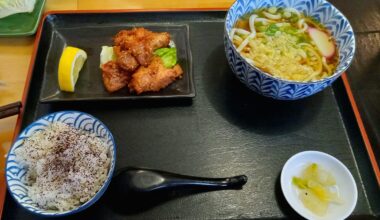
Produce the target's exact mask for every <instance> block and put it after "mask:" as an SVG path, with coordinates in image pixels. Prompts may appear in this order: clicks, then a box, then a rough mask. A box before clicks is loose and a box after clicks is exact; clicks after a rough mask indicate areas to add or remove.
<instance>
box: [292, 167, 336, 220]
mask: <svg viewBox="0 0 380 220" xmlns="http://www.w3.org/2000/svg"><path fill="white" fill-rule="evenodd" d="M292 183H293V185H295V186H297V188H298V189H299V198H300V200H301V201H302V203H303V205H304V206H305V207H306V208H307V209H309V210H310V211H312V212H313V213H315V214H317V215H319V216H323V215H325V214H326V212H327V209H328V206H329V203H332V202H333V203H337V204H339V203H341V202H342V201H341V199H340V198H339V196H338V194H337V193H336V192H334V191H332V190H331V188H332V187H334V186H335V185H336V181H335V178H334V177H333V176H332V175H331V173H330V172H328V171H326V170H324V169H321V168H320V167H319V166H318V165H317V164H316V163H312V164H310V165H309V166H307V167H306V168H305V170H303V172H302V174H301V176H300V177H293V179H292Z"/></svg>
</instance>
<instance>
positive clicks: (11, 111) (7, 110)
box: [0, 102, 22, 119]
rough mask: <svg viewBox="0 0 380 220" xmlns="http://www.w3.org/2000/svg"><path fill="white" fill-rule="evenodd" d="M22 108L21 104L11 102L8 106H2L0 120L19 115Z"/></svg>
mask: <svg viewBox="0 0 380 220" xmlns="http://www.w3.org/2000/svg"><path fill="white" fill-rule="evenodd" d="M21 107H22V103H21V102H13V103H11V104H8V105H4V106H1V107H0V119H2V118H6V117H9V116H12V115H17V114H18V113H20V110H21Z"/></svg>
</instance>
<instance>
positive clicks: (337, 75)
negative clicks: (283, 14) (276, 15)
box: [224, 0, 356, 85]
mask: <svg viewBox="0 0 380 220" xmlns="http://www.w3.org/2000/svg"><path fill="white" fill-rule="evenodd" d="M238 1H241V0H235V1H234V3H233V4H232V5H231V6H230V7H229V8H228V11H227V13H226V16H225V18H224V37H225V38H226V41H228V44H230V45H231V48H232V50H233V51H234V53H235V54H237V56H238V57H239V58H240V59H241V60H243V63H244V64H246V65H247V66H248V67H251V68H253V69H254V70H256V71H257V72H259V73H262V74H263V75H265V76H266V77H268V78H270V79H272V80H278V81H280V82H282V83H286V84H295V85H315V84H320V83H324V82H326V81H329V80H332V81H334V80H335V79H337V78H338V77H339V76H340V75H342V74H343V73H344V72H345V71H346V70H347V69H348V68H349V67H350V66H351V63H352V61H353V60H354V57H355V53H356V38H355V32H354V29H353V27H352V25H351V23H350V21H349V20H348V19H347V17H346V16H345V15H344V14H343V13H342V12H341V11H340V10H339V9H338V8H337V7H335V6H334V5H333V4H332V3H330V2H329V1H327V0H319V1H322V2H323V4H324V3H327V4H328V5H329V7H331V8H333V9H335V10H336V11H337V12H338V14H340V15H341V16H342V17H343V20H346V21H347V24H348V27H349V30H348V31H351V32H352V37H353V55H352V57H351V58H350V59H349V60H348V65H347V66H346V67H344V68H343V69H342V71H341V72H334V74H332V75H331V76H329V77H325V78H322V79H319V80H317V81H310V82H300V81H293V80H287V79H281V78H278V77H274V76H272V75H271V74H269V73H267V72H266V71H263V70H261V69H259V68H258V67H256V66H255V65H252V64H249V63H248V62H247V61H246V60H245V58H244V57H243V56H241V54H240V53H239V52H238V51H237V50H236V47H235V45H234V44H233V42H232V41H231V39H230V33H229V32H228V30H227V16H228V14H229V13H230V11H231V8H233V7H235V6H236V4H237V2H238ZM254 1H258V0H254ZM278 1H283V0H278ZM319 22H320V21H319ZM320 23H321V24H323V23H322V22H320ZM323 25H324V24H323ZM334 38H335V37H334ZM338 65H339V63H338Z"/></svg>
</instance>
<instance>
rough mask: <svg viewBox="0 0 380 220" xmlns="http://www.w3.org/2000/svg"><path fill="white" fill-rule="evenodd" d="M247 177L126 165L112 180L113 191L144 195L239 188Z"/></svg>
mask: <svg viewBox="0 0 380 220" xmlns="http://www.w3.org/2000/svg"><path fill="white" fill-rule="evenodd" d="M247 180H248V178H247V176H245V175H240V176H234V177H229V178H204V177H194V176H185V175H180V174H175V173H169V172H165V171H159V170H151V169H142V168H133V167H127V168H124V169H122V170H120V171H119V172H118V173H117V174H116V175H115V176H114V178H113V180H112V188H113V190H114V191H116V192H118V193H120V194H123V195H124V196H125V195H132V194H134V195H139V196H140V195H141V196H144V194H145V195H147V194H152V193H159V192H165V191H173V190H203V191H211V190H222V189H239V188H241V187H242V186H243V185H244V184H245V183H246V182H247Z"/></svg>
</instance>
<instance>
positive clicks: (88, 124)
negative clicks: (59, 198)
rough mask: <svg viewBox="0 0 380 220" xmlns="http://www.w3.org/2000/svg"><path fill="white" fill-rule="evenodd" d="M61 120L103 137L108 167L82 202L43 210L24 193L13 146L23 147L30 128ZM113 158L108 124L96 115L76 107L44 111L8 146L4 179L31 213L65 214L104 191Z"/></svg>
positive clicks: (22, 169) (26, 191) (22, 177)
mask: <svg viewBox="0 0 380 220" xmlns="http://www.w3.org/2000/svg"><path fill="white" fill-rule="evenodd" d="M57 121H59V122H63V123H66V124H68V125H71V126H73V127H75V128H78V129H82V130H85V131H88V132H91V133H95V134H96V136H98V137H99V138H101V139H103V140H104V141H105V142H106V143H107V146H108V147H109V155H110V156H111V164H110V169H109V171H108V176H107V179H106V181H105V182H104V184H103V186H102V187H101V188H100V189H99V191H98V192H97V193H96V194H95V195H94V197H92V198H91V199H90V200H89V201H87V202H86V203H84V204H82V205H81V206H79V207H77V208H75V209H73V210H69V211H64V212H61V211H54V210H44V209H41V208H39V207H38V206H37V205H36V204H35V203H34V202H33V201H32V200H31V199H30V198H29V196H28V186H26V185H25V184H24V180H25V174H26V170H25V169H24V168H23V167H22V166H21V165H20V164H19V163H18V162H17V161H16V155H15V150H16V149H17V148H19V147H23V142H24V139H25V138H28V137H29V136H31V135H32V134H33V133H34V132H36V131H38V130H43V129H45V128H46V127H47V126H48V125H49V124H51V123H52V122H57ZM115 161H116V145H115V141H114V139H113V136H112V134H111V132H110V131H109V130H108V128H107V127H106V126H105V125H104V124H103V123H102V122H101V121H100V120H98V119H97V118H95V117H93V116H91V115H89V114H86V113H83V112H78V111H61V112H55V113H51V114H48V115H46V116H43V117H42V118H40V119H38V120H37V121H35V122H33V123H32V124H30V125H29V126H28V127H27V128H25V129H24V130H23V131H22V132H21V133H20V135H19V136H18V138H17V140H16V141H15V143H14V144H13V145H12V147H11V149H10V150H9V153H8V157H7V161H6V181H7V186H8V190H9V192H10V194H11V195H12V197H13V198H14V199H15V200H16V201H17V202H18V203H19V204H20V205H21V206H23V207H24V208H26V209H27V210H28V211H30V212H32V213H36V214H39V215H43V216H50V217H54V216H65V215H70V214H74V213H77V212H80V211H82V210H84V209H86V208H88V207H89V206H91V205H92V204H94V203H95V202H96V201H97V200H98V199H99V198H100V197H101V196H102V195H103V193H104V192H105V191H106V189H107V187H108V185H109V183H110V181H111V178H112V175H113V172H114V169H115Z"/></svg>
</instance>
